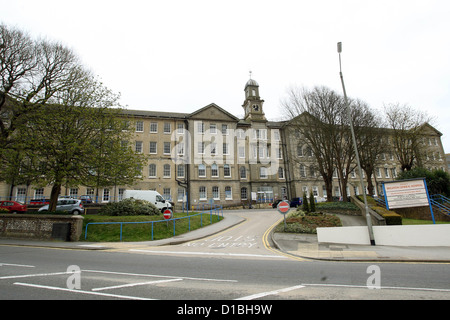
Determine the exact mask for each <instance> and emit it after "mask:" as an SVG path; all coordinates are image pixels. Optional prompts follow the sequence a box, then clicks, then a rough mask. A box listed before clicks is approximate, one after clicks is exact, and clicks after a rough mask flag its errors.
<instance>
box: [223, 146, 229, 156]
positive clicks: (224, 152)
mask: <svg viewBox="0 0 450 320" xmlns="http://www.w3.org/2000/svg"><path fill="white" fill-rule="evenodd" d="M223 154H228V143H224V144H223Z"/></svg>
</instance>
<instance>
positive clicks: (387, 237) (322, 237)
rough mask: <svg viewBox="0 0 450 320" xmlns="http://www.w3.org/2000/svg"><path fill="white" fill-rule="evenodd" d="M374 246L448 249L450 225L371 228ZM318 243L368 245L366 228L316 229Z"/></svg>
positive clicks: (449, 245) (449, 244)
mask: <svg viewBox="0 0 450 320" xmlns="http://www.w3.org/2000/svg"><path fill="white" fill-rule="evenodd" d="M373 234H374V238H375V244H376V245H382V246H383V245H384V246H413V247H436V246H437V247H450V224H433V225H411V226H373ZM317 239H318V241H319V243H341V244H361V245H370V238H369V230H368V227H335V228H317Z"/></svg>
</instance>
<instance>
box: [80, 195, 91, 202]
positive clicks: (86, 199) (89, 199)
mask: <svg viewBox="0 0 450 320" xmlns="http://www.w3.org/2000/svg"><path fill="white" fill-rule="evenodd" d="M80 200H81V201H82V202H83V203H85V204H86V203H93V202H94V200H92V197H91V196H90V195H87V194H85V195H82V196H80Z"/></svg>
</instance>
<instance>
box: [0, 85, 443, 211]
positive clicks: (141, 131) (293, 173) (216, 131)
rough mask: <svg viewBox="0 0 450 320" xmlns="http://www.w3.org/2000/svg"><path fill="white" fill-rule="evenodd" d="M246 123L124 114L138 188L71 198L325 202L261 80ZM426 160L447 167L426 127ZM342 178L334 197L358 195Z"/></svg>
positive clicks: (309, 162)
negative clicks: (271, 112)
mask: <svg viewBox="0 0 450 320" xmlns="http://www.w3.org/2000/svg"><path fill="white" fill-rule="evenodd" d="M244 92H245V100H244V103H243V105H242V107H243V108H244V112H245V115H244V118H243V119H239V118H237V117H236V116H234V115H232V114H230V113H229V112H227V111H226V110H224V109H222V108H221V107H219V106H217V105H216V104H210V105H207V106H205V107H203V108H201V109H199V110H197V111H195V112H193V113H172V112H159V111H138V110H125V111H124V112H125V115H126V116H127V117H128V118H131V119H133V121H134V125H135V129H136V130H135V135H134V141H133V144H134V148H135V151H136V152H139V153H144V154H146V155H148V156H149V160H148V164H147V165H146V166H145V167H143V168H142V173H141V177H140V178H141V179H140V180H138V181H137V182H136V183H135V184H134V185H132V186H109V187H106V188H102V189H101V190H94V189H93V188H89V187H85V186H79V187H76V188H73V187H71V188H63V190H62V194H64V195H69V196H73V197H79V196H81V195H91V196H92V197H97V195H98V199H97V201H98V202H110V201H116V200H120V199H121V198H122V196H123V192H124V191H125V190H126V189H141V190H157V191H158V192H159V193H160V194H161V195H163V196H164V197H165V198H166V199H169V200H171V201H173V202H174V203H175V205H176V206H177V207H178V208H180V207H181V206H182V205H185V204H186V203H188V204H189V206H190V207H191V206H197V205H202V204H210V203H215V204H221V205H225V206H228V205H241V204H242V205H248V204H249V202H253V203H254V202H255V201H256V202H269V203H270V202H272V201H273V200H274V199H280V198H288V199H290V198H293V197H301V196H302V195H303V192H304V191H307V192H308V193H309V192H313V194H314V196H315V197H317V198H326V196H327V195H326V190H325V187H324V182H323V180H322V178H321V176H320V175H319V174H318V173H317V172H316V170H314V165H313V164H314V161H315V159H314V156H313V154H312V152H311V150H310V148H308V146H307V145H299V143H298V141H297V139H296V136H295V134H292V130H289V128H290V127H289V125H290V123H289V122H284V121H281V122H272V121H268V120H267V119H266V117H265V115H264V112H263V110H264V105H263V104H264V100H262V99H261V97H260V92H259V85H258V83H257V82H256V81H255V80H253V79H250V80H249V81H248V82H247V83H246V85H245V88H244ZM423 131H424V135H423V137H424V141H425V142H426V143H425V145H426V146H427V153H426V154H427V163H426V166H427V167H428V168H430V169H435V168H438V169H446V168H447V164H446V159H445V156H444V150H443V148H442V144H441V139H440V137H441V136H442V134H441V133H440V132H439V131H437V130H436V129H434V128H433V127H431V126H429V125H426V126H424V130H423ZM381 158H382V159H381V160H382V161H379V165H378V166H377V168H376V170H375V176H374V177H373V180H374V185H375V186H376V192H380V191H381V185H380V183H381V182H382V181H391V180H393V179H395V177H396V175H397V173H398V172H399V170H400V167H399V165H398V163H397V162H396V161H395V160H394V157H393V156H392V154H383V155H381ZM338 182H339V181H338V176H337V174H336V175H335V177H334V181H333V196H336V197H340V196H342V194H343V192H346V193H347V194H349V195H353V194H359V193H361V191H362V189H361V188H360V184H359V178H358V176H357V174H356V173H352V175H351V176H350V179H349V183H348V186H347V190H344V191H343V190H340V186H339V183H338ZM50 189H51V188H50V187H45V188H35V187H33V186H32V185H31V186H14V187H13V190H12V192H11V186H9V185H6V184H4V183H0V199H5V198H8V197H9V195H10V194H12V196H13V198H14V199H16V200H20V201H28V200H30V199H33V198H49V196H50Z"/></svg>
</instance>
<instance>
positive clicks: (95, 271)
mask: <svg viewBox="0 0 450 320" xmlns="http://www.w3.org/2000/svg"><path fill="white" fill-rule="evenodd" d="M82 272H93V273H105V274H116V275H125V276H137V277H153V278H169V279H183V280H197V281H217V282H238V281H237V280H226V279H208V278H193V277H180V276H163V275H158V274H142V273H128V272H115V271H100V270H82Z"/></svg>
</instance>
